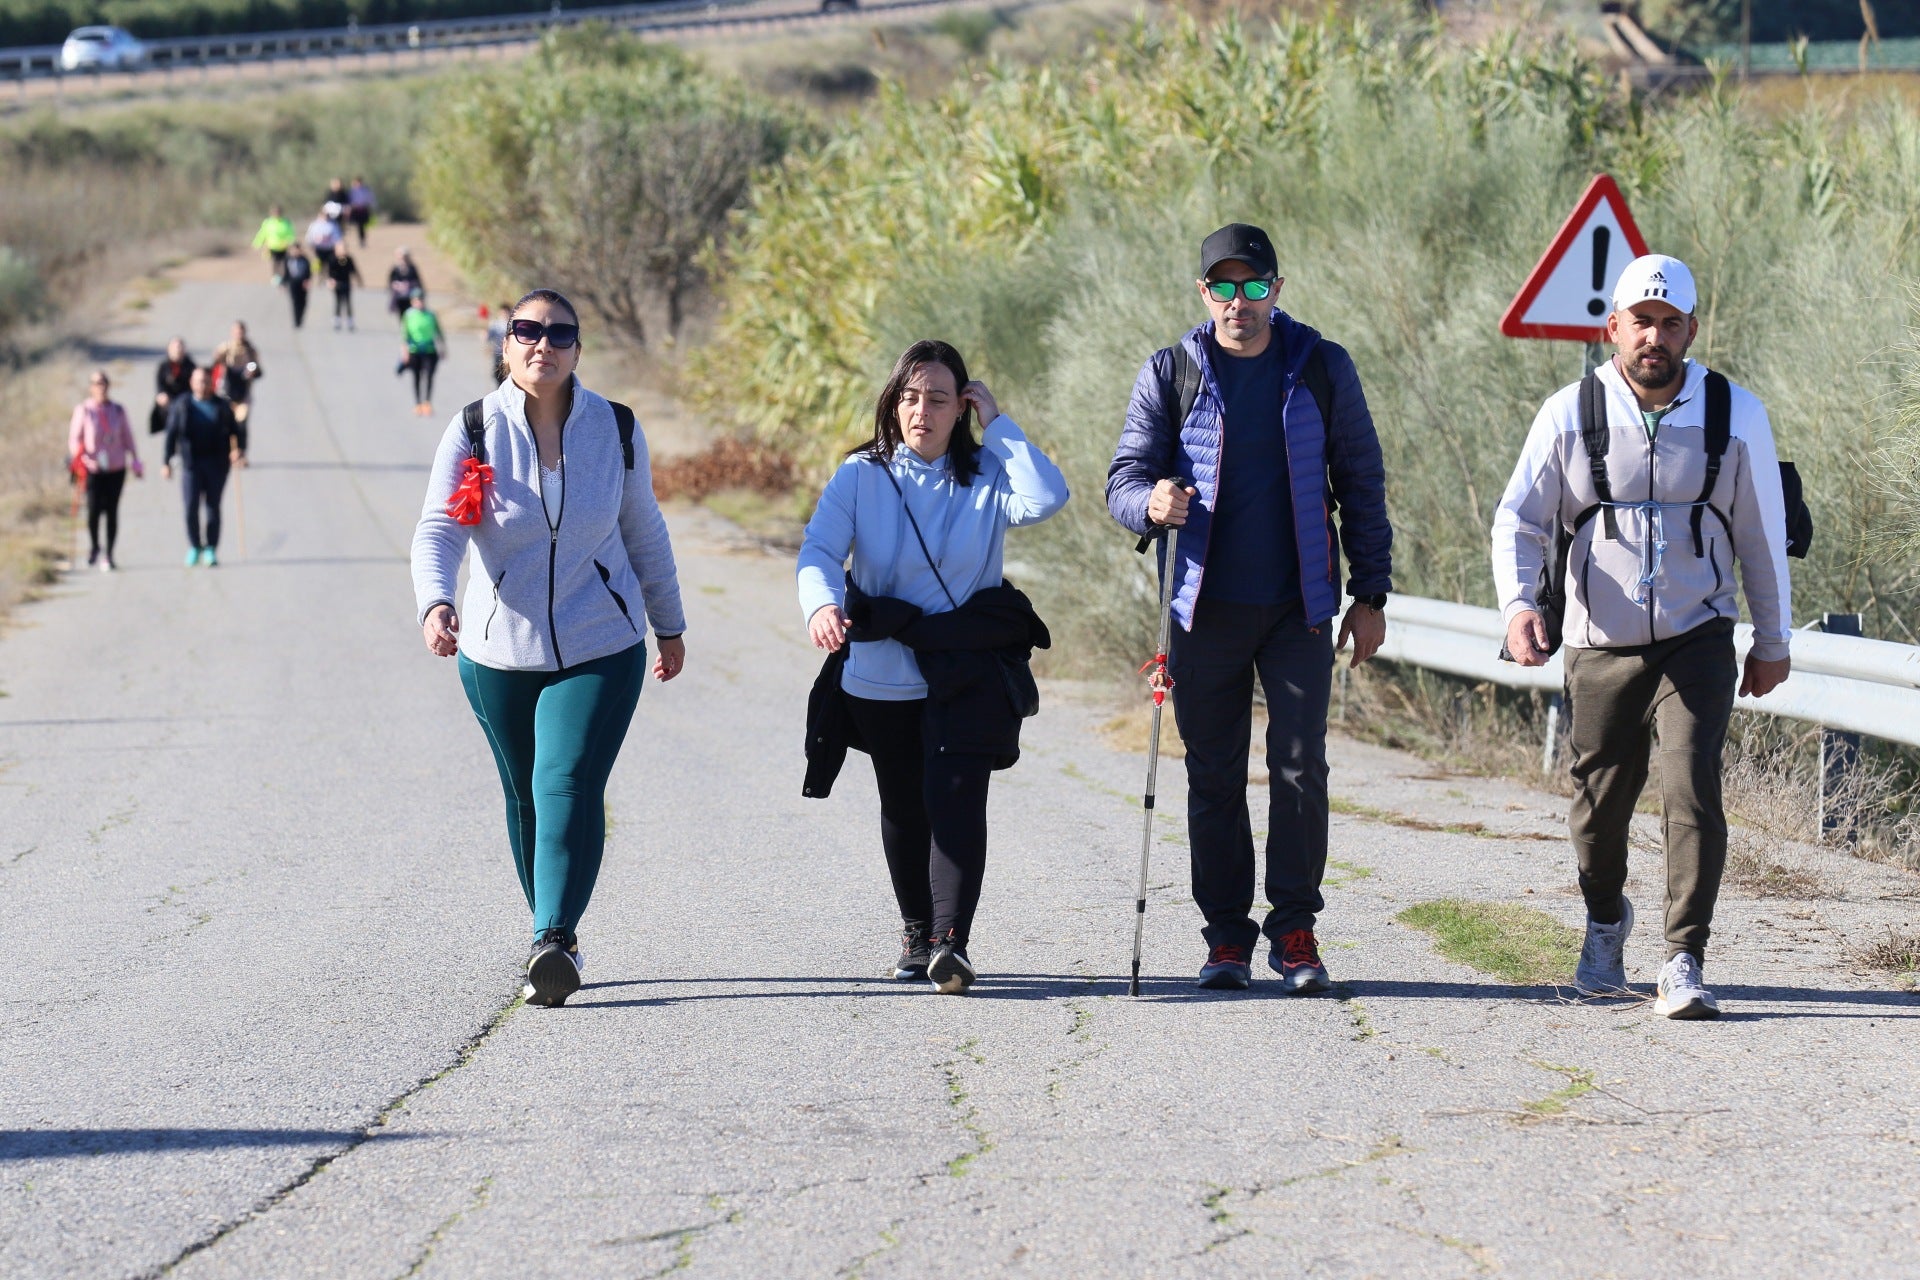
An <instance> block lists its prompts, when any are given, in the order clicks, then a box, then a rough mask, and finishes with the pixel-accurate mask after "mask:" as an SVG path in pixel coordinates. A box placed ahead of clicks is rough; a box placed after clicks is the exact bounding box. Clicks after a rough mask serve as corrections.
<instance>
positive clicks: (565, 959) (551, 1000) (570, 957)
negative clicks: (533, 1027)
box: [521, 929, 585, 1008]
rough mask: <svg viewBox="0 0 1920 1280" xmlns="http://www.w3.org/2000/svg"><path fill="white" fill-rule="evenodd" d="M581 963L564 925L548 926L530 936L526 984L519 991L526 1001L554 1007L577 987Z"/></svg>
mask: <svg viewBox="0 0 1920 1280" xmlns="http://www.w3.org/2000/svg"><path fill="white" fill-rule="evenodd" d="M584 967H585V965H584V964H583V963H582V962H581V960H580V953H579V949H578V947H577V946H576V944H575V942H574V940H573V938H572V936H571V935H569V934H568V933H567V931H566V930H565V929H548V930H547V931H546V932H545V933H543V934H541V935H540V936H539V937H538V938H536V939H535V940H534V943H533V954H532V955H530V956H528V957H527V985H526V987H525V989H524V990H523V991H522V992H521V994H522V995H524V996H525V997H526V999H527V1003H528V1004H537V1005H544V1006H546V1007H548V1008H558V1007H559V1006H561V1005H563V1004H565V1003H566V1002H567V997H568V996H570V995H572V994H573V993H574V992H576V991H578V990H579V989H580V971H581V970H582V969H583V968H584Z"/></svg>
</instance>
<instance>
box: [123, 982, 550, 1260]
mask: <svg viewBox="0 0 1920 1280" xmlns="http://www.w3.org/2000/svg"><path fill="white" fill-rule="evenodd" d="M520 1002H521V997H520V993H519V991H518V989H516V990H515V991H514V995H513V999H511V1000H509V1001H508V1002H507V1003H506V1005H505V1006H503V1007H502V1008H501V1009H499V1010H498V1011H497V1012H495V1013H494V1015H493V1016H492V1017H491V1018H489V1019H487V1023H486V1025H485V1026H483V1027H481V1028H480V1030H478V1031H476V1032H474V1033H473V1034H472V1035H471V1036H469V1037H467V1039H466V1040H465V1041H463V1042H462V1043H461V1045H460V1047H459V1049H458V1050H456V1051H455V1053H454V1056H453V1061H452V1062H449V1063H448V1064H447V1065H446V1066H444V1067H442V1068H440V1069H439V1070H438V1071H435V1072H434V1073H432V1074H431V1075H427V1076H422V1077H421V1078H420V1079H419V1080H418V1081H416V1082H415V1083H413V1084H412V1085H410V1086H408V1088H407V1089H406V1090H405V1091H404V1092H402V1093H400V1094H399V1095H398V1096H396V1097H394V1098H391V1099H389V1100H388V1101H387V1102H386V1103H385V1104H384V1105H383V1106H381V1108H380V1109H379V1110H378V1111H376V1112H375V1113H374V1116H373V1119H372V1121H371V1122H369V1123H368V1125H367V1127H366V1128H364V1129H362V1130H360V1132H358V1133H356V1134H355V1135H354V1136H353V1137H352V1138H350V1139H348V1140H347V1142H346V1143H344V1144H343V1145H342V1146H340V1147H339V1148H337V1149H336V1150H333V1151H330V1152H328V1153H327V1154H325V1155H323V1156H320V1157H319V1158H317V1159H316V1160H314V1161H313V1163H312V1164H309V1165H308V1166H307V1167H306V1168H305V1169H302V1170H301V1171H300V1172H299V1173H298V1174H297V1175H295V1176H294V1177H293V1178H292V1179H291V1180H290V1181H288V1182H287V1183H285V1184H284V1185H283V1186H281V1187H279V1188H278V1189H277V1190H274V1191H272V1192H270V1193H268V1194H267V1195H266V1196H265V1197H263V1198H262V1199H261V1200H259V1201H258V1202H257V1203H255V1204H254V1206H253V1207H252V1208H251V1209H249V1210H247V1211H246V1212H245V1213H243V1214H241V1215H240V1216H239V1217H237V1218H233V1219H230V1220H229V1221H227V1222H224V1223H222V1224H221V1225H220V1226H218V1227H216V1228H214V1229H213V1230H212V1231H211V1232H209V1233H208V1234H207V1235H204V1236H202V1237H201V1238H200V1239H198V1240H195V1241H193V1242H192V1243H190V1244H188V1245H187V1246H186V1247H185V1248H183V1249H181V1250H180V1252H178V1253H176V1254H174V1255H173V1257H171V1258H169V1259H168V1260H167V1261H165V1262H163V1263H161V1264H160V1265H159V1266H157V1267H154V1268H152V1269H150V1270H148V1271H145V1272H142V1273H141V1275H142V1277H143V1278H149V1280H151V1278H157V1277H160V1276H165V1275H170V1274H172V1273H173V1272H174V1271H175V1270H177V1269H178V1268H179V1266H180V1264H181V1263H183V1262H185V1261H186V1260H187V1259H189V1258H191V1257H193V1256H194V1255H195V1254H196V1253H204V1252H206V1251H207V1250H208V1249H211V1248H213V1246H215V1245H217V1244H219V1243H220V1242H221V1241H222V1240H225V1239H226V1238H227V1237H228V1236H230V1235H232V1234H233V1233H234V1232H236V1231H238V1230H239V1229H240V1228H242V1227H244V1226H246V1225H247V1224H248V1223H249V1222H254V1221H257V1220H258V1219H260V1218H263V1217H265V1216H266V1215H267V1214H269V1213H271V1212H273V1211H274V1210H275V1209H277V1208H279V1207H280V1206H281V1205H282V1204H284V1203H285V1202H286V1200H287V1198H288V1197H289V1196H291V1195H293V1193H294V1192H296V1191H298V1190H299V1189H300V1188H302V1187H304V1186H306V1185H307V1184H308V1183H309V1182H312V1181H313V1180H314V1179H315V1178H317V1177H319V1176H320V1175H321V1174H323V1173H325V1172H326V1171H327V1170H328V1169H329V1168H331V1167H332V1166H333V1164H334V1162H335V1161H337V1160H340V1159H342V1158H343V1157H345V1156H348V1155H351V1154H352V1153H353V1152H355V1151H357V1150H359V1149H360V1147H362V1146H364V1145H365V1144H366V1143H368V1142H370V1141H372V1140H373V1139H375V1138H377V1137H379V1136H380V1131H381V1130H382V1129H384V1128H385V1127H386V1126H387V1124H388V1122H390V1121H391V1120H392V1119H393V1117H394V1116H396V1115H398V1114H399V1113H400V1112H402V1111H404V1110H406V1107H407V1104H408V1103H409V1102H411V1101H413V1099H415V1098H417V1097H419V1096H420V1095H421V1094H422V1093H424V1092H425V1091H426V1090H428V1089H431V1088H433V1086H434V1085H436V1084H439V1083H440V1082H441V1081H442V1080H445V1079H446V1078H447V1077H448V1076H451V1075H452V1074H453V1073H454V1072H456V1071H458V1070H459V1069H460V1068H462V1067H464V1066H466V1065H467V1064H468V1063H469V1062H472V1061H473V1059H474V1055H475V1054H477V1053H479V1052H480V1046H481V1045H483V1044H485V1043H486V1042H487V1039H488V1037H490V1036H491V1035H493V1033H494V1032H496V1031H498V1030H499V1029H500V1028H501V1026H502V1025H503V1024H504V1023H505V1022H506V1020H507V1019H508V1018H509V1017H511V1016H512V1014H513V1011H514V1010H516V1009H518V1008H519V1007H520ZM449 1225H451V1223H450V1222H449V1223H443V1224H442V1226H441V1228H440V1229H441V1230H444V1229H445V1228H446V1227H447V1226H449Z"/></svg>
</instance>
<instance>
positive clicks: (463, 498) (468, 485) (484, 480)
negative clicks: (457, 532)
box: [447, 458, 493, 524]
mask: <svg viewBox="0 0 1920 1280" xmlns="http://www.w3.org/2000/svg"><path fill="white" fill-rule="evenodd" d="M492 483H493V468H492V467H490V466H488V465H487V464H486V463H484V462H482V461H480V460H479V459H478V458H468V459H467V461H466V465H465V466H464V467H462V468H461V472H460V483H459V484H458V485H456V486H455V487H454V490H453V496H452V497H451V498H448V499H447V514H448V515H450V516H452V517H453V522H454V523H455V524H479V523H480V513H481V512H482V511H484V510H485V509H486V505H487V486H488V485H491V484H492Z"/></svg>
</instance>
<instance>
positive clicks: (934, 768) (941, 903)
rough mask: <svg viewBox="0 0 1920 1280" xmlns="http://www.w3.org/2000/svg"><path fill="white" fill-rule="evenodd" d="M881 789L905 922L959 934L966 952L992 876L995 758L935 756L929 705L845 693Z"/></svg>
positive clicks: (883, 835)
mask: <svg viewBox="0 0 1920 1280" xmlns="http://www.w3.org/2000/svg"><path fill="white" fill-rule="evenodd" d="M842 696H843V697H845V698H846V700H847V712H848V714H849V715H850V716H851V717H852V718H853V724H854V727H855V728H856V729H857V730H858V731H859V733H860V737H861V740H862V741H864V742H865V743H866V744H867V754H868V755H869V756H871V757H872V758H873V778H874V781H875V782H876V783H877V784H878V785H879V788H880V844H881V847H882V848H884V849H885V850H886V854H887V874H888V875H889V876H891V877H892V879H893V896H894V900H895V901H896V902H898V903H899V904H900V921H901V923H902V924H903V925H905V926H906V928H907V929H909V930H914V929H922V928H925V929H930V930H931V932H932V935H933V936H934V937H936V938H940V937H944V936H946V934H947V932H948V931H949V930H951V931H952V933H953V940H954V945H955V946H957V947H959V948H960V949H961V950H965V949H966V945H967V939H968V938H969V937H970V936H971V934H972V932H973V913H974V910H975V909H976V908H977V907H978V906H979V905H980V885H981V882H982V881H983V880H984V879H985V877H986V871H987V782H988V780H989V778H990V777H991V775H992V773H993V757H991V756H985V755H960V754H945V753H940V752H932V751H929V750H927V748H926V745H925V739H924V735H923V734H922V733H921V724H922V719H923V717H924V715H925V713H926V706H927V703H926V699H924V698H917V699H915V700H914V701H912V702H880V701H877V700H875V699H873V698H856V697H854V696H853V695H852V694H843V695H842Z"/></svg>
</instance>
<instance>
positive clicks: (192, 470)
mask: <svg viewBox="0 0 1920 1280" xmlns="http://www.w3.org/2000/svg"><path fill="white" fill-rule="evenodd" d="M231 470H232V464H231V463H229V462H228V461H227V460H226V459H225V458H217V459H216V458H204V459H195V458H189V459H187V461H186V465H185V466H183V467H181V468H180V496H181V497H182V498H183V499H185V500H186V504H187V542H188V543H189V544H190V545H191V546H194V547H196V548H197V547H216V548H217V547H218V546H219V545H220V495H221V494H223V493H225V492H226V489H227V474H228V472H229V471H231ZM203 505H204V506H205V507H206V512H207V527H206V537H205V539H204V540H203V539H202V538H201V536H200V509H201V507H202V506H203Z"/></svg>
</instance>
